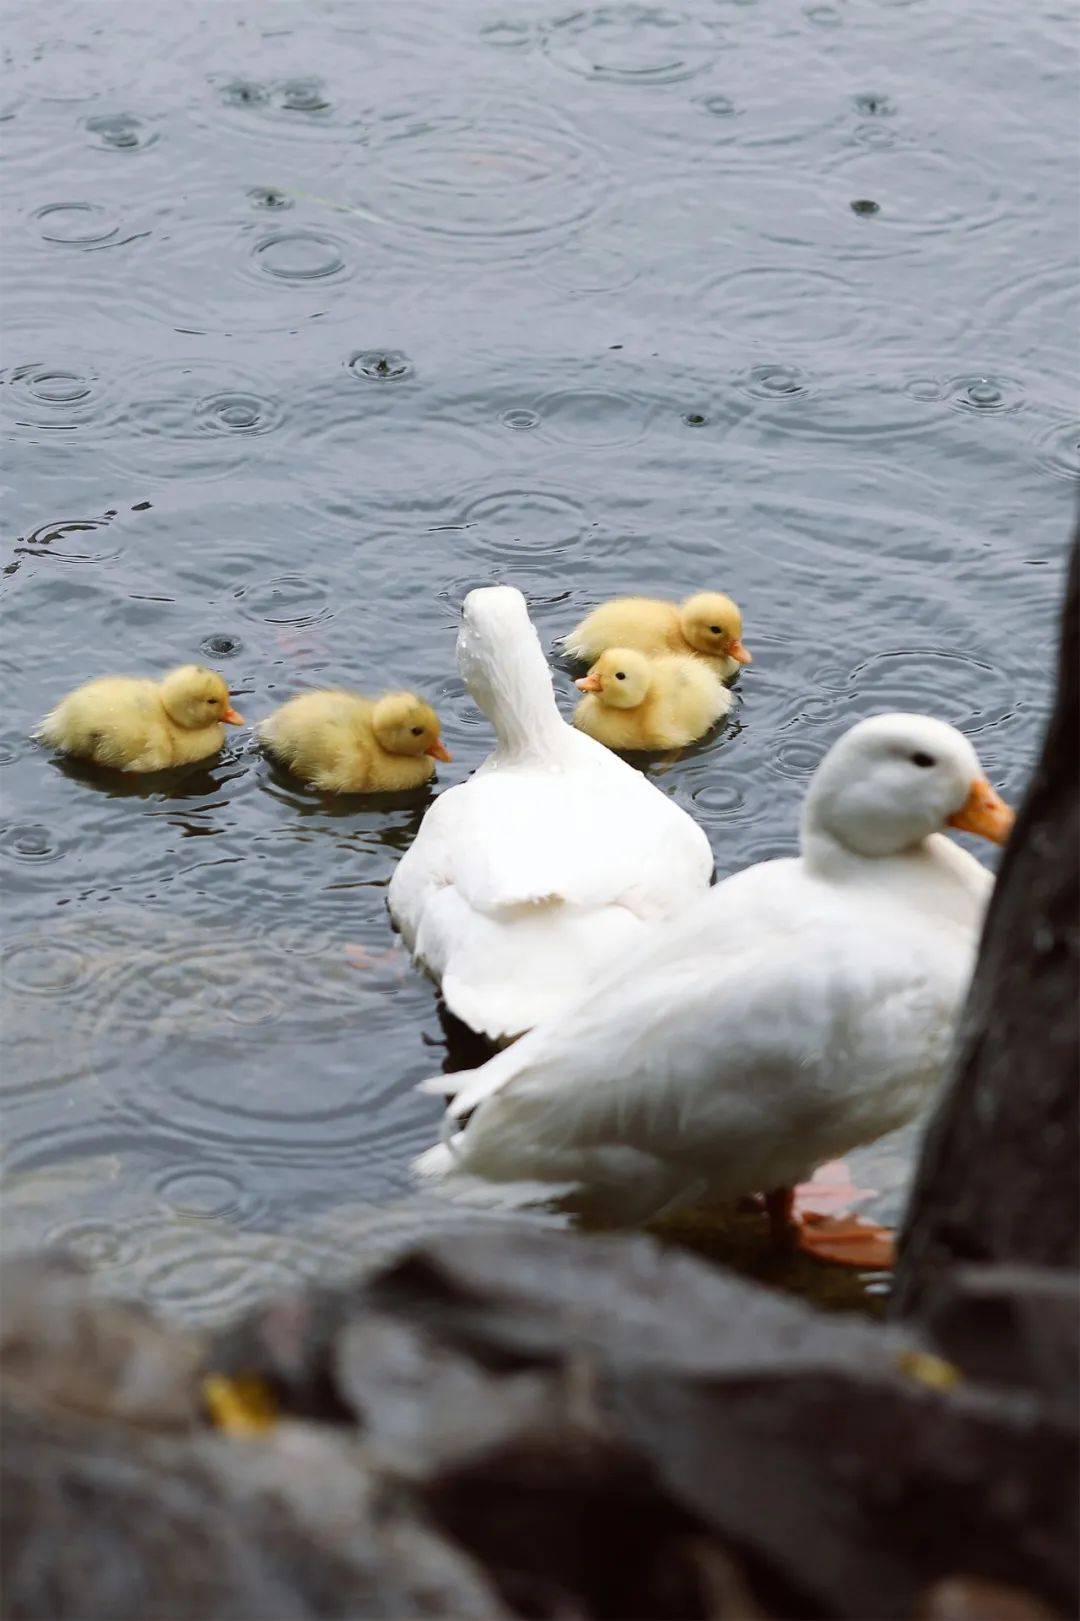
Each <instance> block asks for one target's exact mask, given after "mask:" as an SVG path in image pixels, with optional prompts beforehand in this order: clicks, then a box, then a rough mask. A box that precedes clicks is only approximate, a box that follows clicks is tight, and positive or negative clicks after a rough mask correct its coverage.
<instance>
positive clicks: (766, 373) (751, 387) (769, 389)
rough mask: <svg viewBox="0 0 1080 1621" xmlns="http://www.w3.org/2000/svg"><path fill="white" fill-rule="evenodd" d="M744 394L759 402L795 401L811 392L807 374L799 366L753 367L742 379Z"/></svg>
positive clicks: (741, 384) (740, 385) (741, 385)
mask: <svg viewBox="0 0 1080 1621" xmlns="http://www.w3.org/2000/svg"><path fill="white" fill-rule="evenodd" d="M739 387H740V388H741V389H742V391H743V393H744V394H752V395H753V396H754V398H755V399H759V400H794V399H799V398H801V397H803V396H804V395H806V394H809V392H810V385H809V383H808V381H807V378H806V374H805V373H804V372H802V371H800V369H799V367H798V366H784V365H765V366H752V367H751V368H750V370H749V371H748V372H746V373H745V375H744V376H743V377H742V378H741V379H740V382H739Z"/></svg>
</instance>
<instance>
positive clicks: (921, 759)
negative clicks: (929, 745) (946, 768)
mask: <svg viewBox="0 0 1080 1621" xmlns="http://www.w3.org/2000/svg"><path fill="white" fill-rule="evenodd" d="M911 763H912V765H921V766H924V767H925V766H931V765H937V761H936V760H935V759H934V756H933V755H932V754H924V753H923V752H922V750H921V749H916V751H915V753H914V754H913V755H912V756H911Z"/></svg>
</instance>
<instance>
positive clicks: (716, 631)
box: [709, 625, 720, 636]
mask: <svg viewBox="0 0 1080 1621" xmlns="http://www.w3.org/2000/svg"><path fill="white" fill-rule="evenodd" d="M709 629H710V630H711V631H712V633H713V635H714V636H719V634H720V626H719V625H710V626H709Z"/></svg>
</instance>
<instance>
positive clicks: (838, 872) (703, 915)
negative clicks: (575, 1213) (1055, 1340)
mask: <svg viewBox="0 0 1080 1621" xmlns="http://www.w3.org/2000/svg"><path fill="white" fill-rule="evenodd" d="M1011 825H1012V813H1011V811H1009V810H1008V808H1007V807H1006V806H1005V805H1004V804H1003V803H1002V801H1001V800H1000V799H999V798H998V796H997V795H996V794H995V792H994V790H993V789H992V788H991V787H990V785H989V783H988V782H987V781H986V780H985V778H984V777H983V775H982V772H981V770H980V768H979V763H978V760H977V758H976V756H975V752H974V750H973V749H972V747H971V745H970V744H969V743H968V742H967V740H966V739H965V738H964V737H962V736H961V735H960V733H959V732H957V731H955V730H954V729H953V728H952V727H951V726H947V725H945V724H943V723H942V722H941V721H936V720H931V719H929V718H927V717H925V716H921V715H902V714H894V715H882V716H878V717H876V718H875V719H873V720H867V721H862V722H860V723H859V724H858V725H857V726H855V727H853V728H852V729H851V730H850V731H849V732H848V733H847V734H846V735H845V736H844V737H842V738H841V739H840V740H839V742H838V743H836V744H835V745H834V747H833V748H832V749H831V750H830V751H829V753H828V754H827V755H826V757H825V759H824V760H823V761H822V763H821V765H820V766H819V768H818V770H817V772H816V774H815V776H814V779H813V781H812V783H811V785H810V789H809V792H808V794H807V797H806V801H805V805H804V809H803V816H802V838H801V854H800V855H799V856H797V857H795V858H790V859H785V860H778V861H768V862H762V863H760V864H759V865H757V866H754V867H750V868H748V869H747V870H746V871H744V872H741V873H738V874H736V875H735V876H734V877H732V878H729V879H727V880H726V881H725V882H724V883H721V884H719V885H718V886H717V887H716V888H715V889H714V890H712V891H711V893H710V894H709V895H708V896H706V897H705V898H704V899H702V900H701V901H699V902H698V904H697V905H696V906H695V907H694V908H693V909H692V910H691V911H690V912H688V913H686V914H685V915H684V916H683V917H682V918H680V919H678V920H677V921H675V922H672V923H670V924H667V925H664V926H663V927H661V928H658V929H655V930H653V931H652V932H651V934H650V935H649V937H648V938H647V939H646V940H645V941H644V942H643V943H642V944H641V946H640V947H639V948H638V949H637V950H635V951H633V952H631V953H629V954H628V955H627V956H625V957H624V958H622V959H621V960H620V961H618V962H616V963H614V964H613V966H612V971H611V972H610V973H609V974H608V975H607V977H606V978H605V979H604V980H603V981H602V982H601V983H599V984H597V985H596V986H595V987H594V988H593V989H592V990H588V991H586V992H585V993H584V994H583V995H582V996H581V997H579V998H578V1000H577V1001H576V1002H575V1003H574V1004H573V1005H572V1006H570V1007H568V1008H566V1009H565V1010H564V1011H563V1012H562V1014H561V1016H560V1017H559V1019H558V1020H556V1021H553V1022H551V1023H548V1024H545V1025H542V1026H540V1027H539V1028H538V1029H536V1030H534V1031H532V1032H531V1034H529V1035H527V1036H525V1037H524V1038H523V1040H521V1041H520V1042H518V1043H517V1045H516V1046H514V1047H512V1048H511V1049H510V1050H509V1051H507V1052H505V1053H501V1054H499V1055H498V1056H497V1057H495V1058H493V1059H492V1060H491V1061H490V1062H489V1063H487V1064H485V1065H483V1066H482V1067H481V1068H480V1069H477V1070H474V1071H471V1072H466V1073H464V1074H459V1075H453V1076H447V1077H440V1078H439V1079H438V1080H436V1081H432V1082H430V1083H425V1086H426V1089H427V1090H430V1091H439V1092H445V1091H447V1090H448V1089H449V1088H450V1086H453V1087H455V1088H456V1093H455V1095H454V1100H453V1103H452V1104H451V1106H450V1109H449V1112H448V1119H447V1132H448V1135H447V1137H446V1140H445V1141H444V1142H443V1143H442V1144H440V1145H439V1146H438V1147H436V1148H433V1149H431V1150H429V1152H428V1153H426V1154H424V1155H422V1156H421V1158H420V1160H419V1161H418V1162H417V1169H418V1170H419V1172H420V1173H421V1174H422V1175H424V1176H427V1177H434V1178H437V1179H443V1178H445V1179H446V1180H447V1181H448V1183H449V1184H451V1185H454V1184H456V1186H457V1188H458V1189H459V1190H460V1191H461V1193H463V1194H465V1195H466V1196H469V1195H472V1196H479V1197H483V1198H485V1199H490V1198H491V1197H493V1196H496V1195H497V1194H498V1187H499V1185H500V1184H502V1185H504V1188H503V1193H504V1196H505V1194H506V1193H507V1192H508V1191H509V1190H508V1189H507V1188H506V1187H505V1185H506V1184H515V1183H516V1184H525V1185H528V1186H529V1187H530V1188H532V1189H533V1190H535V1189H537V1188H539V1189H545V1188H546V1189H547V1190H548V1192H549V1193H558V1194H560V1195H569V1196H571V1197H573V1198H579V1197H584V1198H585V1199H587V1201H588V1202H589V1203H590V1205H591V1207H592V1208H594V1209H596V1208H597V1207H599V1208H600V1210H601V1211H602V1212H603V1213H604V1214H605V1215H606V1216H607V1218H608V1219H610V1220H613V1221H616V1222H621V1223H627V1222H629V1223H636V1222H641V1221H644V1220H647V1219H650V1218H651V1217H652V1216H653V1215H655V1214H656V1213H658V1212H659V1211H660V1210H661V1209H663V1208H665V1207H667V1206H670V1205H672V1204H673V1203H675V1204H677V1203H693V1202H699V1201H700V1200H705V1201H711V1200H715V1199H726V1198H733V1197H736V1196H738V1195H740V1194H746V1193H751V1192H765V1193H766V1194H767V1195H768V1203H769V1208H770V1214H771V1216H772V1218H773V1224H774V1229H775V1230H776V1231H777V1232H779V1231H780V1230H782V1229H783V1230H788V1229H790V1228H791V1224H792V1211H791V1200H790V1197H789V1190H790V1189H792V1188H793V1187H794V1185H795V1184H796V1183H799V1182H801V1181H803V1180H805V1179H806V1177H807V1176H808V1175H809V1174H810V1173H811V1172H812V1171H813V1170H814V1168H815V1167H816V1166H818V1165H820V1164H822V1163H824V1162H825V1161H828V1160H832V1159H835V1158H837V1157H839V1156H841V1155H844V1154H846V1153H848V1152H849V1151H850V1150H851V1149H853V1148H855V1147H856V1146H858V1145H859V1144H862V1143H867V1142H871V1141H873V1140H874V1139H875V1138H877V1137H880V1136H882V1135H884V1134H885V1133H886V1132H889V1131H892V1130H893V1129H895V1128H896V1127H898V1126H901V1125H903V1124H904V1123H905V1122H907V1121H909V1120H911V1119H912V1118H914V1117H915V1116H916V1115H917V1114H918V1113H919V1112H920V1111H921V1110H922V1109H923V1107H924V1106H925V1105H926V1104H927V1102H928V1101H929V1100H930V1099H931V1097H932V1096H933V1094H934V1091H935V1089H936V1087H937V1085H938V1082H939V1080H940V1077H941V1075H942V1073H943V1069H944V1066H945V1063H946V1059H947V1056H948V1053H949V1048H950V1044H951V1041H952V1034H953V1028H954V1024H955V1021H956V1016H957V1012H958V1009H959V1007H960V1004H961V1001H962V998H963V996H964V993H965V990H966V987H967V983H968V979H969V977H970V973H971V968H972V964H973V961H974V955H975V949H976V944H977V941H978V936H979V931H980V927H981V923H982V917H983V912H984V910H985V907H986V903H987V899H988V896H989V893H990V890H991V887H992V878H991V875H990V874H989V873H988V872H987V871H986V870H985V869H984V868H983V867H982V866H980V864H979V863H978V862H977V861H976V860H975V859H974V857H973V856H971V855H969V854H968V853H967V852H966V851H965V850H962V849H960V848H958V847H957V846H956V845H954V844H953V843H952V842H951V840H949V839H948V838H946V837H943V832H944V829H945V828H947V827H950V826H951V827H957V828H963V829H967V830H969V831H972V832H978V833H982V834H985V835H986V836H987V837H989V838H991V839H993V840H995V841H997V842H999V843H1000V842H1003V841H1004V839H1005V837H1006V836H1007V833H1008V830H1009V828H1010V827H1011ZM826 1232H827V1229H826ZM821 1235H822V1229H821V1227H812V1226H807V1227H805V1228H803V1229H801V1231H800V1242H801V1244H802V1247H804V1248H807V1249H810V1250H811V1251H812V1250H813V1249H814V1247H815V1240H817V1241H818V1243H819V1244H820V1240H821ZM869 1236H870V1235H868V1238H869ZM823 1253H829V1251H828V1250H825V1249H824V1248H823ZM878 1255H879V1250H878V1249H877V1248H874V1247H873V1246H872V1245H870V1244H869V1243H868V1244H867V1245H866V1246H860V1245H859V1244H857V1243H856V1244H854V1245H852V1246H851V1247H850V1249H849V1252H848V1258H849V1259H850V1260H851V1261H852V1262H854V1263H856V1264H863V1265H865V1264H877V1260H878Z"/></svg>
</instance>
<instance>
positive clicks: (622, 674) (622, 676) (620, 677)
mask: <svg viewBox="0 0 1080 1621" xmlns="http://www.w3.org/2000/svg"><path fill="white" fill-rule="evenodd" d="M615 679H616V681H625V680H626V671H625V670H616V671H615Z"/></svg>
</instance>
